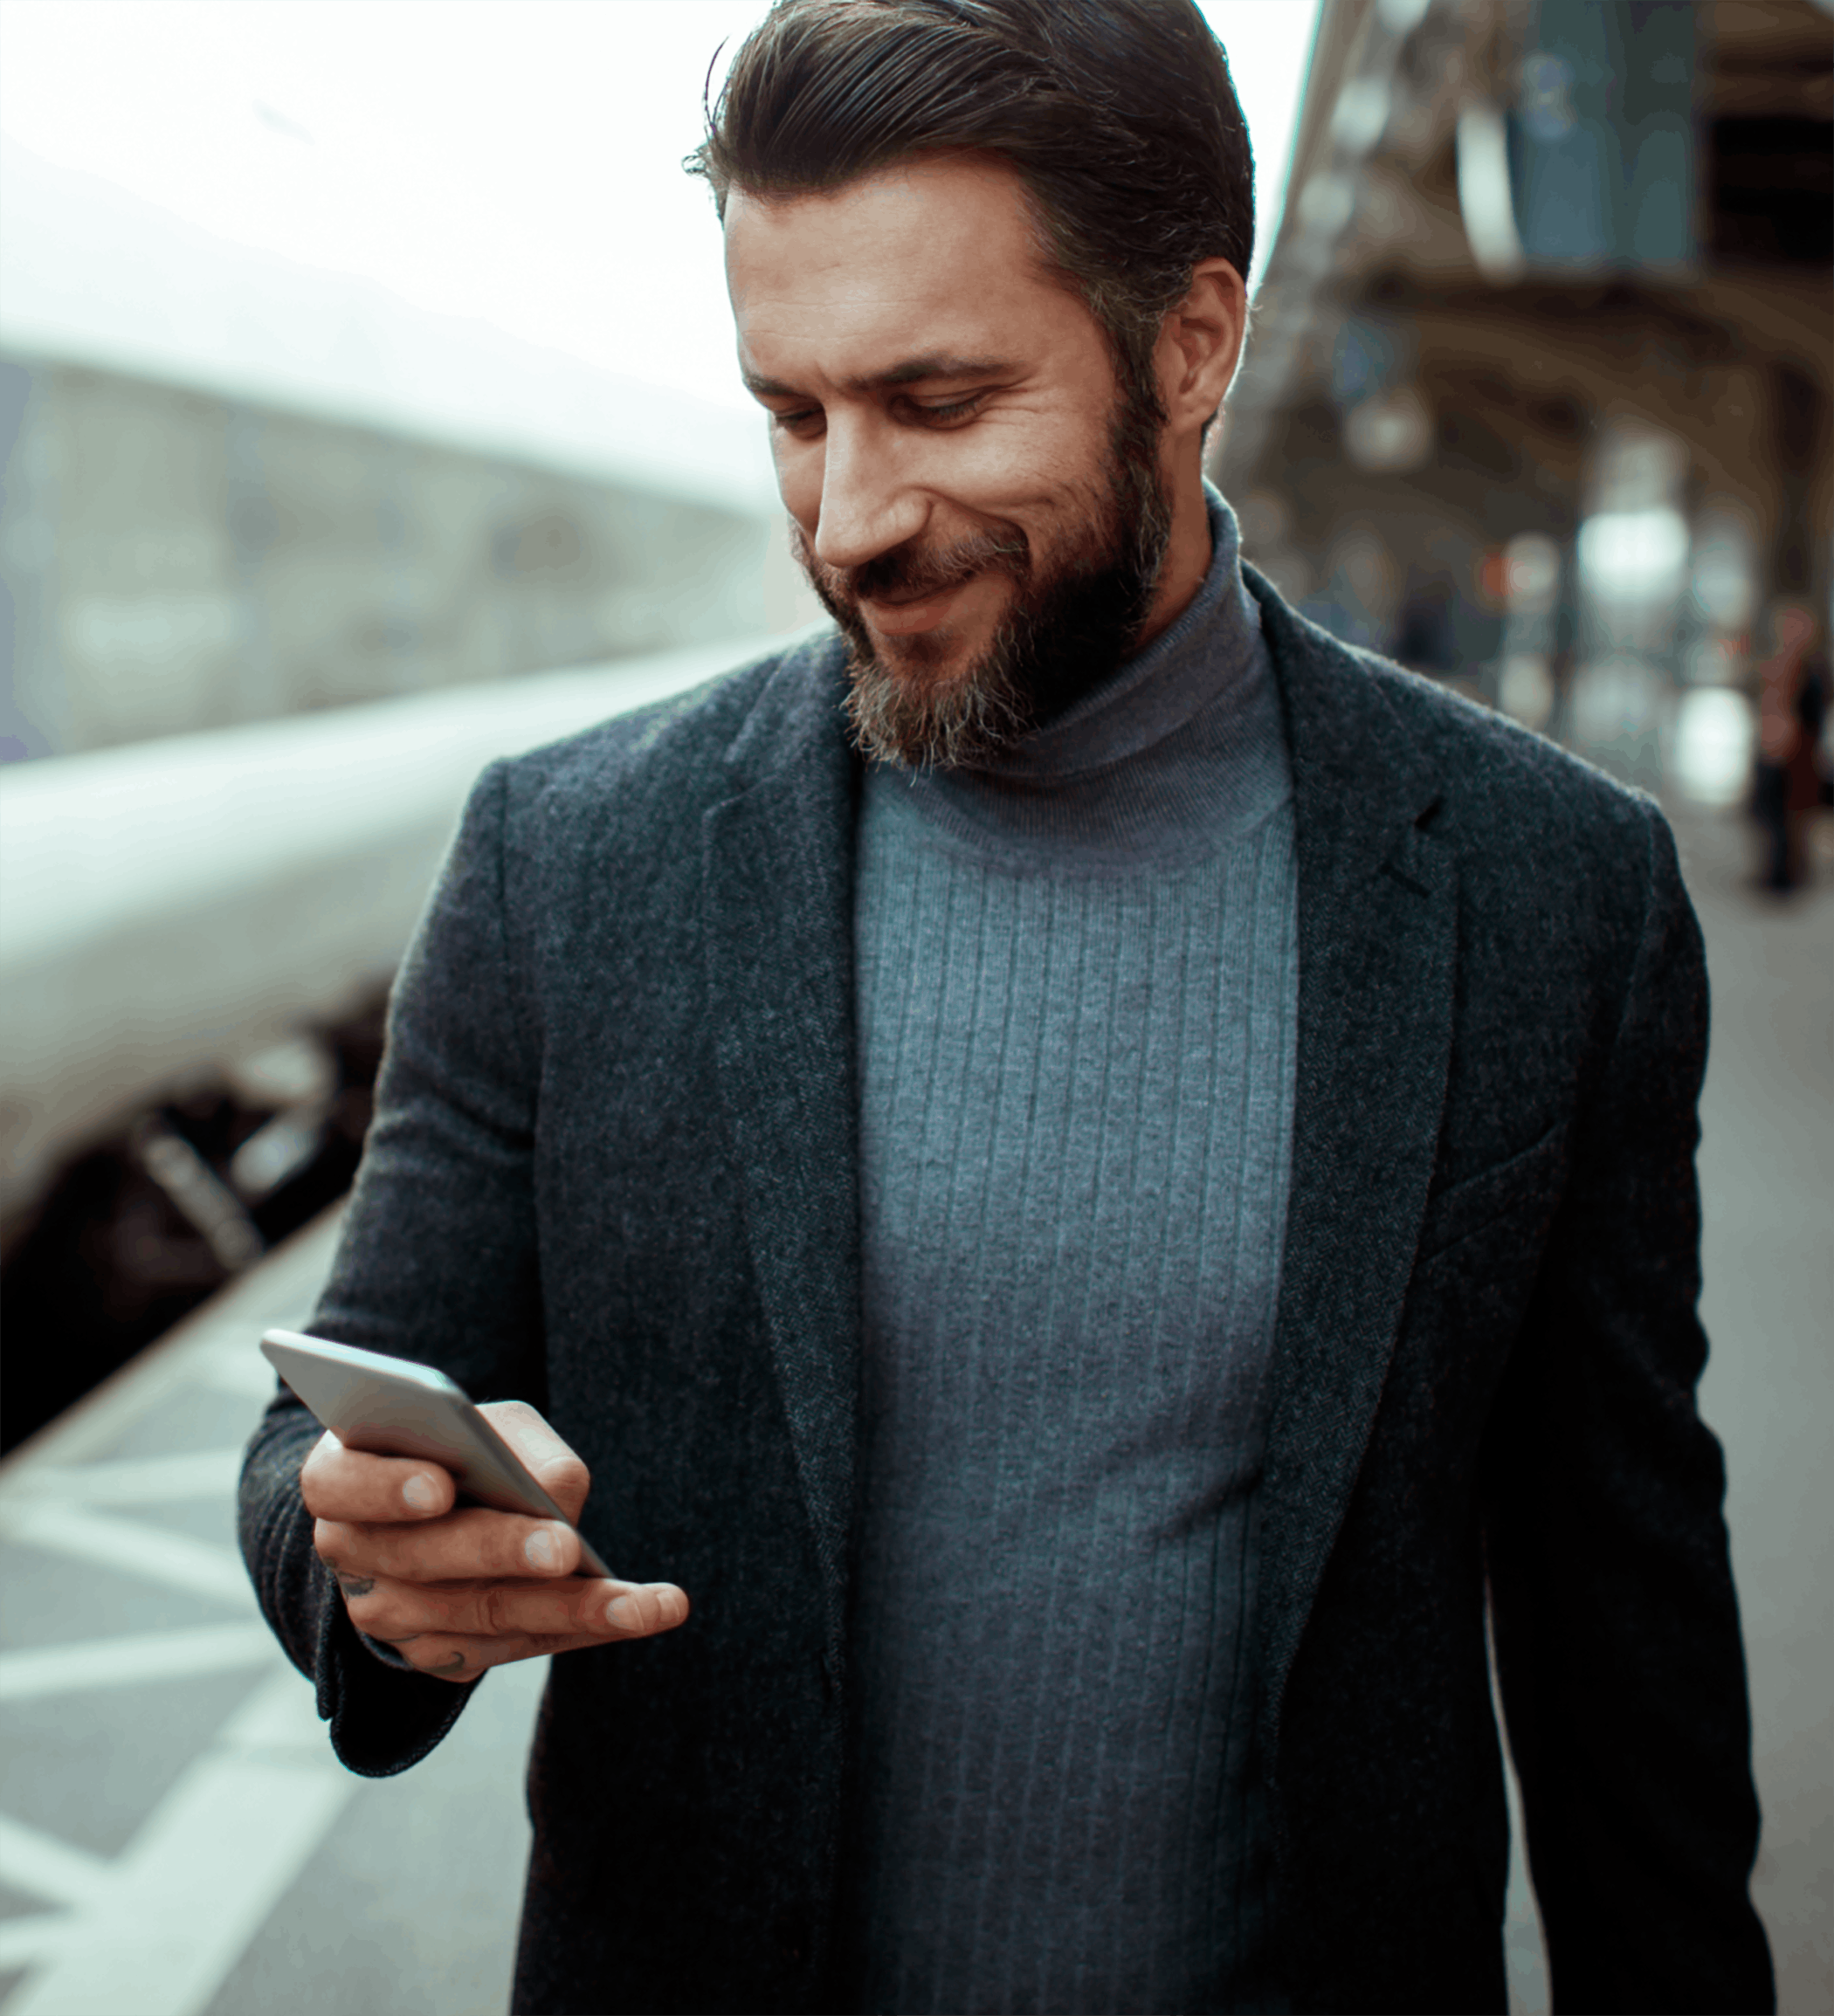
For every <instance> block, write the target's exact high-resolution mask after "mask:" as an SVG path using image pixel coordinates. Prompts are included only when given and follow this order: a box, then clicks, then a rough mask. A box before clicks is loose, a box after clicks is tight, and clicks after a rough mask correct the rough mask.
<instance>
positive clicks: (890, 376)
mask: <svg viewBox="0 0 1834 2016" xmlns="http://www.w3.org/2000/svg"><path fill="white" fill-rule="evenodd" d="M1015 369H1017V366H1016V365H1014V364H1013V363H1012V362H1011V361H1010V359H1007V358H1003V357H957V356H955V355H952V354H949V353H948V352H946V351H934V352H932V353H931V354H928V355H927V356H922V357H907V358H906V359H905V360H904V361H903V362H902V363H900V364H893V366H892V368H890V369H889V370H887V371H873V372H869V373H868V374H866V375H865V376H863V377H858V378H844V379H843V380H842V381H841V389H842V390H843V391H844V392H852V393H855V394H861V393H868V392H883V391H886V390H887V389H890V388H891V387H893V386H895V385H915V384H917V383H919V382H920V381H922V380H924V379H926V378H999V377H1004V376H1006V375H1009V374H1010V373H1011V372H1012V371H1014V370H1015ZM740 376H741V378H743V379H744V381H745V389H746V390H747V391H748V392H750V393H752V394H753V395H754V396H755V397H757V398H760V399H800V398H802V397H803V396H804V395H803V392H802V391H801V390H800V389H798V388H797V387H796V386H794V385H786V384H784V383H783V381H782V380H781V379H777V378H761V377H759V376H758V375H757V374H756V373H755V372H752V371H743V370H741V373H740Z"/></svg>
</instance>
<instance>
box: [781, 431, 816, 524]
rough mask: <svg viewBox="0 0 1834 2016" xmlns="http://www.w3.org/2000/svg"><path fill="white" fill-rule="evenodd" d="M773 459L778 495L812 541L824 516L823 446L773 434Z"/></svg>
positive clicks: (793, 437) (787, 435)
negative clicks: (819, 520) (817, 525)
mask: <svg viewBox="0 0 1834 2016" xmlns="http://www.w3.org/2000/svg"><path fill="white" fill-rule="evenodd" d="M770 456H771V461H772V462H773V463H774V464H775V465H776V472H777V495H778V496H779V497H781V498H782V499H783V508H784V510H785V511H787V512H788V513H789V515H790V516H791V517H792V518H793V519H795V520H796V523H797V524H798V525H800V526H802V528H803V531H804V532H805V533H808V534H809V536H810V538H811V539H812V538H813V537H814V536H815V527H816V523H817V520H818V519H820V517H821V515H822V451H821V446H820V444H819V443H815V442H808V441H798V440H797V439H796V437H795V436H794V435H790V434H778V433H776V432H775V431H773V433H772V435H771V437H770Z"/></svg>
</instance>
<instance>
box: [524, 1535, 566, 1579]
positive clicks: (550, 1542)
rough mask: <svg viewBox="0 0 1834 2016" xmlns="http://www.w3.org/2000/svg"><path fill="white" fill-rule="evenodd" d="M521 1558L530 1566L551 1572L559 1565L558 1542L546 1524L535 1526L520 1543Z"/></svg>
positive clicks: (559, 1552)
mask: <svg viewBox="0 0 1834 2016" xmlns="http://www.w3.org/2000/svg"><path fill="white" fill-rule="evenodd" d="M522 1554H523V1558H525V1559H526V1560H527V1563H528V1565H529V1566H530V1567H531V1568H540V1569H541V1571H542V1572H544V1573H548V1574H551V1573H552V1572H554V1570H555V1569H556V1568H558V1567H559V1566H560V1565H561V1550H560V1545H559V1543H558V1542H557V1541H556V1540H555V1537H554V1535H553V1534H552V1533H550V1532H549V1531H548V1529H547V1527H546V1526H537V1527H536V1528H535V1530H534V1532H532V1533H531V1534H530V1535H529V1536H528V1538H527V1539H526V1540H525V1541H523V1543H522Z"/></svg>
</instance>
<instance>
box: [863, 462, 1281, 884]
mask: <svg viewBox="0 0 1834 2016" xmlns="http://www.w3.org/2000/svg"><path fill="white" fill-rule="evenodd" d="M1204 498H1205V502H1206V504H1207V505H1208V506H1209V512H1210V541H1211V554H1210V568H1209V571H1208V572H1207V574H1206V575H1204V578H1203V583H1202V585H1201V586H1200V587H1199V588H1198V590H1197V592H1196V595H1194V596H1193V597H1192V599H1191V601H1190V602H1189V605H1188V606H1187V607H1186V608H1185V609H1183V610H1182V612H1181V614H1180V615H1179V616H1178V617H1177V618H1176V621H1175V622H1174V623H1171V624H1170V626H1169V628H1168V629H1167V630H1165V631H1163V632H1162V634H1161V635H1160V636H1157V637H1155V639H1154V640H1153V642H1152V643H1150V644H1148V646H1147V648H1146V649H1145V650H1143V651H1141V652H1140V653H1139V654H1138V655H1137V656H1135V657H1132V658H1129V659H1127V661H1126V662H1125V663H1124V664H1120V666H1118V667H1117V668H1116V669H1115V671H1114V673H1113V675H1112V676H1111V677H1110V678H1107V679H1105V680H1104V681H1103V682H1102V683H1101V685H1099V686H1098V687H1096V688H1095V689H1094V690H1093V691H1091V692H1088V693H1086V694H1085V695H1084V696H1083V697H1082V698H1081V699H1079V701H1077V702H1076V704H1075V705H1073V706H1072V707H1070V708H1069V709H1068V710H1066V712H1064V713H1063V714H1061V715H1060V716H1059V717H1058V719H1056V720H1054V721H1052V722H1051V723H1049V724H1048V725H1047V726H1045V727H1043V728H1040V729H1038V730H1037V731H1035V732H1034V733H1031V734H1030V735H1028V736H1026V737H1025V738H1024V740H1021V741H1019V742H1017V743H1016V744H1015V745H1014V746H1013V747H1010V749H1005V750H1002V751H1001V752H999V753H998V754H997V755H996V756H994V757H992V758H990V759H988V760H984V761H983V762H981V763H979V764H977V765H976V766H975V767H962V768H960V769H955V770H920V771H916V772H910V771H900V770H895V769H892V768H889V767H885V766H879V765H875V766H873V767H872V768H871V769H870V770H869V772H868V775H867V801H866V809H867V816H868V817H872V816H874V815H875V814H876V815H886V816H893V817H908V816H916V817H918V818H920V820H921V822H923V824H924V825H925V826H927V827H928V828H929V829H931V830H932V832H933V833H934V834H936V835H937V836H941V837H943V838H946V839H949V840H953V841H954V842H955V843H958V844H962V845H966V846H969V847H970V848H972V849H973V850H975V851H976V852H977V853H986V852H988V851H989V850H991V851H993V852H995V853H1008V854H1010V853H1014V852H1017V853H1018V854H1021V855H1025V856H1038V855H1042V856H1044V857H1048V858H1049V859H1050V860H1051V862H1052V863H1053V864H1058V865H1071V864H1076V863H1081V864H1086V865H1090V866H1098V865H1106V866H1117V865H1128V866H1131V865H1137V864H1141V863H1144V862H1148V861H1153V862H1158V863H1160V864H1171V863H1173V862H1175V861H1178V860H1183V859H1189V858H1194V857H1202V856H1203V855H1207V854H1209V853H1210V852H1212V851H1214V850H1215V849H1216V847H1217V846H1218V845H1219V844H1221V843H1223V842H1224V840H1226V839H1227V838H1228V836H1230V835H1231V834H1232V833H1235V832H1238V831H1241V830H1244V829H1246V828H1247V827H1250V826H1252V825H1255V824H1258V822H1259V821H1260V819H1262V818H1264V817H1265V816H1266V815H1268V814H1269V813H1270V812H1272V810H1274V809H1275V808H1277V807H1278V806H1279V804H1281V803H1283V802H1285V799H1286V795H1287V793H1288V790H1289V788H1290V786H1289V783H1288V777H1287V769H1286V749H1285V745H1284V741H1283V739H1282V736H1281V731H1280V724H1279V705H1278V701H1277V699H1276V697H1275V694H1274V691H1273V681H1272V670H1271V668H1270V666H1269V664H1268V662H1267V654H1266V650H1265V645H1264V644H1263V643H1262V640H1261V633H1260V612H1259V610H1258V609H1257V608H1256V605H1255V602H1254V600H1253V598H1252V597H1251V595H1249V593H1248V590H1247V588H1246V586H1245V584H1244V582H1243V580H1242V571H1241V563H1240V541H1239V538H1238V533H1237V529H1236V520H1235V514H1234V513H1232V512H1231V510H1230V508H1229V506H1228V505H1227V504H1226V503H1225V502H1224V499H1223V497H1222V495H1221V494H1220V492H1217V490H1215V489H1214V488H1213V487H1212V486H1211V485H1209V484H1208V483H1206V484H1205V485H1204ZM894 808H895V809H894Z"/></svg>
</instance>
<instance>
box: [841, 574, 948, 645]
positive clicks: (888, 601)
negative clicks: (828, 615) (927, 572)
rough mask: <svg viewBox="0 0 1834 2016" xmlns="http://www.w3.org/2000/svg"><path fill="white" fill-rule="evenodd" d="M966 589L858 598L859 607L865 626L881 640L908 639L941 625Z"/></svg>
mask: <svg viewBox="0 0 1834 2016" xmlns="http://www.w3.org/2000/svg"><path fill="white" fill-rule="evenodd" d="M972 578H973V577H972V576H970V577H969V579H970V580H971V579H972ZM967 586H968V581H951V582H950V583H949V585H948V587H947V588H926V589H925V590H924V591H923V592H922V593H921V594H920V595H902V596H892V595H872V596H862V597H861V598H860V605H859V606H860V609H861V610H862V612H863V613H864V615H865V618H866V620H867V622H868V623H871V624H872V628H873V629H874V630H878V631H879V633H880V634H881V635H882V636H892V637H901V636H912V635H914V633H915V632H917V631H919V630H934V628H935V627H936V625H937V624H938V623H943V622H945V621H946V620H947V619H948V616H949V614H950V612H951V611H952V610H953V609H954V608H955V600H956V598H957V596H959V595H961V593H962V589H963V588H966V587H967Z"/></svg>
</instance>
